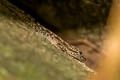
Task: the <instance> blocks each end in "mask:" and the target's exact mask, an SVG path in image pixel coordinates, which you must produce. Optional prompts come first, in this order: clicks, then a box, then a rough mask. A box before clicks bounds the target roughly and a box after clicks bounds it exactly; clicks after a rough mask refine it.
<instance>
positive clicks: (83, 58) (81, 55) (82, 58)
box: [79, 51, 86, 62]
mask: <svg viewBox="0 0 120 80" xmlns="http://www.w3.org/2000/svg"><path fill="white" fill-rule="evenodd" d="M79 55H80V61H81V62H85V61H86V58H85V57H84V56H83V52H82V51H80V52H79Z"/></svg>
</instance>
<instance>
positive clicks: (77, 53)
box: [30, 22, 86, 62]
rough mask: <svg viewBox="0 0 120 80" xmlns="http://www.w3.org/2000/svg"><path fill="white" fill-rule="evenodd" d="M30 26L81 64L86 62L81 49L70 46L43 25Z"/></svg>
mask: <svg viewBox="0 0 120 80" xmlns="http://www.w3.org/2000/svg"><path fill="white" fill-rule="evenodd" d="M30 26H31V27H32V28H33V29H34V30H35V31H36V32H38V33H40V34H41V35H42V36H43V37H45V38H46V39H47V40H48V41H49V42H50V43H51V44H52V45H54V46H55V47H56V48H58V49H60V50H61V51H63V52H65V53H66V54H67V55H69V56H71V57H72V58H74V59H76V60H78V61H81V62H83V61H86V58H85V57H84V56H83V55H82V51H81V50H80V49H79V48H77V47H75V46H73V45H70V44H69V43H67V42H66V41H64V40H63V39H62V38H60V37H59V36H57V35H56V34H55V33H53V32H52V31H50V30H49V29H47V28H45V27H44V26H43V25H41V24H39V23H38V22H37V23H36V24H31V25H30Z"/></svg>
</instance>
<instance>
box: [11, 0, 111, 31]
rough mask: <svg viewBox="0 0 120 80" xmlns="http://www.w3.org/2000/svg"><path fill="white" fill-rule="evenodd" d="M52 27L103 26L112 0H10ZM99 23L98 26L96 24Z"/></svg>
mask: <svg viewBox="0 0 120 80" xmlns="http://www.w3.org/2000/svg"><path fill="white" fill-rule="evenodd" d="M9 1H12V2H13V3H15V4H17V6H20V7H21V8H22V9H24V10H26V11H27V12H29V13H31V14H32V15H33V16H34V17H36V18H37V19H38V20H39V21H40V22H41V23H42V24H44V25H46V27H47V26H48V25H49V26H50V25H51V26H50V27H49V28H50V29H52V30H53V29H57V30H58V29H59V30H66V29H75V28H79V27H87V28H93V27H103V26H98V25H101V24H105V23H106V19H107V17H108V13H109V8H110V6H111V3H112V0H9ZM96 25H97V26H96Z"/></svg>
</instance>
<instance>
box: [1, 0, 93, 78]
mask: <svg viewBox="0 0 120 80" xmlns="http://www.w3.org/2000/svg"><path fill="white" fill-rule="evenodd" d="M11 8H14V7H13V5H11V4H10V3H8V2H7V1H6V0H1V1H0V80H85V78H86V77H87V76H88V73H90V72H91V71H90V70H89V69H88V68H87V67H85V66H84V64H82V63H79V62H77V61H76V60H73V59H71V58H70V57H68V56H67V55H66V54H64V53H63V52H62V51H60V50H58V49H56V48H55V47H54V46H53V45H51V44H50V43H49V42H48V40H47V39H45V38H44V36H41V34H39V33H36V32H35V31H34V30H33V29H31V28H28V27H29V25H27V24H26V22H24V21H25V20H28V19H29V18H28V17H27V16H28V15H22V17H21V14H19V12H17V10H16V9H13V10H12V9H11ZM18 11H20V12H21V13H24V12H23V11H21V10H19V9H18ZM18 14H19V15H18ZM30 19H32V18H31V17H30ZM29 23H30V24H32V23H33V22H29Z"/></svg>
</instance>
